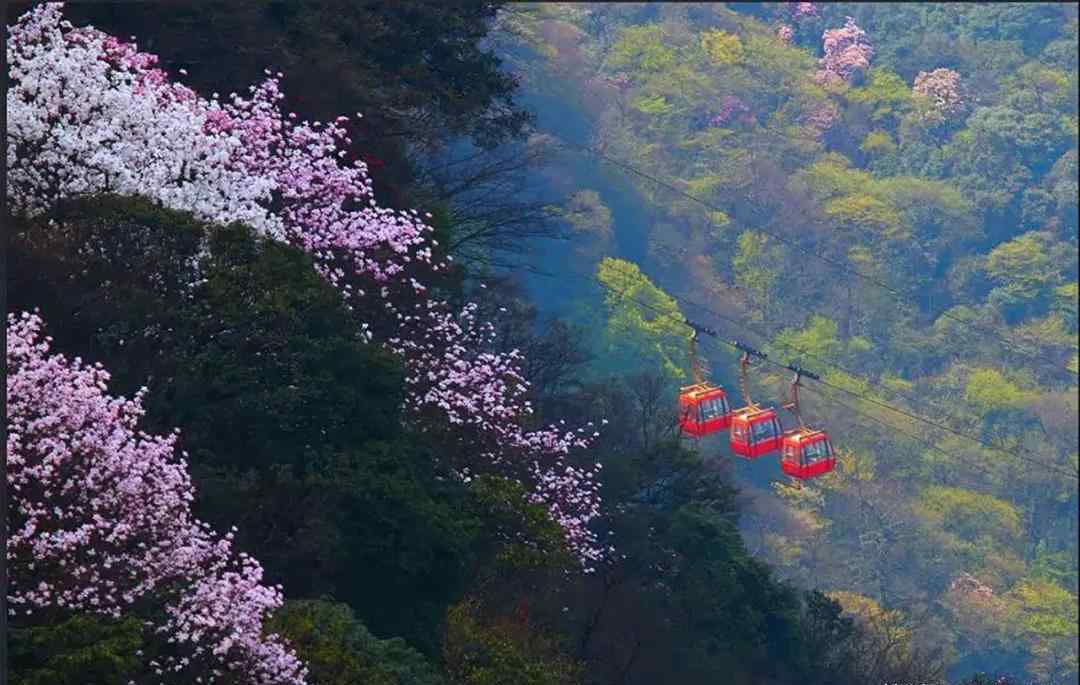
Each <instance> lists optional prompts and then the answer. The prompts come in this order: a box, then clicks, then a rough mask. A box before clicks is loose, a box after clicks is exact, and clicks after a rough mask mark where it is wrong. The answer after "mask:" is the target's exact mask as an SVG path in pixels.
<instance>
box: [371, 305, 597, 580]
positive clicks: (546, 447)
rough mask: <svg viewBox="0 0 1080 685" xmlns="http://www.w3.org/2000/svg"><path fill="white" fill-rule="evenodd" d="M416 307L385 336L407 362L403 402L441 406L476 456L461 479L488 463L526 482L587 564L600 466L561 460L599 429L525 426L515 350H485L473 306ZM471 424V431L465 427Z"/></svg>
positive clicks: (528, 410) (592, 557)
mask: <svg viewBox="0 0 1080 685" xmlns="http://www.w3.org/2000/svg"><path fill="white" fill-rule="evenodd" d="M415 308H416V310H417V313H416V314H414V315H407V316H404V315H401V314H399V315H398V316H400V317H401V320H402V337H400V338H391V339H390V341H389V344H390V346H391V349H393V350H394V351H396V352H397V353H398V354H401V355H403V356H404V357H405V358H406V359H407V360H408V361H409V364H408V368H409V369H410V372H409V373H408V374H407V375H406V378H405V382H406V384H407V385H408V387H409V392H408V394H407V399H406V404H407V405H408V407H409V408H410V409H412V410H413V411H415V412H417V413H423V412H425V410H428V409H431V408H434V409H436V410H438V411H441V412H442V413H444V414H445V415H446V416H447V417H448V418H449V421H450V424H451V426H455V427H460V428H461V429H464V430H459V431H457V435H458V437H459V439H460V440H461V441H462V442H463V443H464V444H466V445H467V446H468V448H469V449H470V450H472V451H474V452H475V453H476V456H478V457H480V463H479V465H478V464H476V463H473V464H470V465H469V466H465V467H462V468H461V469H460V474H461V477H462V478H464V479H466V480H468V479H469V478H471V477H472V476H473V475H479V474H481V473H483V472H485V471H488V470H489V469H491V468H492V467H494V468H496V469H498V472H499V473H502V474H505V475H511V476H512V477H515V478H516V479H519V480H521V481H524V482H530V483H531V485H532V494H531V495H530V500H531V501H532V502H534V503H538V504H544V505H545V506H546V507H547V508H548V510H549V512H550V513H551V515H552V518H553V519H554V520H555V521H556V522H557V523H559V525H560V526H562V528H563V531H564V532H565V534H566V537H567V542H568V543H569V545H570V547H571V549H573V550H574V551H575V552H576V553H577V554H578V556H579V558H580V559H581V561H582V563H583V564H584V565H585V566H586V571H587V572H592V571H593V570H594V568H593V567H592V566H591V565H590V562H595V561H597V560H599V559H600V558H601V557H602V556H603V555H602V552H601V550H600V548H599V547H598V544H597V538H596V535H595V533H593V532H592V531H591V530H590V529H589V527H588V526H589V523H590V522H591V521H592V520H593V519H595V518H596V517H597V516H598V515H599V508H600V496H599V485H598V484H597V482H596V480H595V478H596V476H597V474H598V472H599V470H600V465H599V464H597V465H596V468H595V470H582V469H576V468H574V467H572V466H567V465H566V464H565V457H566V456H568V455H569V454H570V453H571V451H572V450H574V449H585V448H588V447H589V445H590V443H591V440H592V439H593V438H595V437H596V436H597V435H599V433H597V432H595V431H593V433H592V435H588V431H589V429H591V428H592V425H593V424H592V423H591V422H590V423H588V424H587V425H586V427H583V428H579V429H578V430H576V431H568V430H563V429H560V428H558V427H556V426H549V427H548V428H547V429H542V430H536V431H526V430H525V429H524V428H523V427H522V426H521V424H520V422H519V419H520V418H522V417H525V416H528V415H530V414H532V412H533V408H532V405H531V403H530V402H529V401H528V400H525V399H524V396H525V393H526V392H527V390H528V385H529V384H528V381H526V380H525V378H524V377H523V376H522V375H521V371H520V360H521V356H520V353H519V352H518V350H511V351H510V352H509V353H507V354H504V355H500V354H492V353H490V352H485V351H484V350H485V349H489V348H490V347H491V345H492V344H493V343H494V340H495V327H494V326H493V325H492V324H491V323H490V322H487V323H483V324H481V323H480V322H479V321H478V320H477V317H476V310H477V306H476V305H475V304H468V305H466V306H465V308H464V309H463V310H462V311H461V312H460V313H457V314H454V313H453V312H450V311H448V310H447V309H446V307H445V306H444V305H443V304H442V303H438V302H431V301H429V302H427V303H425V304H423V305H420V304H417V305H415ZM470 429H471V430H470Z"/></svg>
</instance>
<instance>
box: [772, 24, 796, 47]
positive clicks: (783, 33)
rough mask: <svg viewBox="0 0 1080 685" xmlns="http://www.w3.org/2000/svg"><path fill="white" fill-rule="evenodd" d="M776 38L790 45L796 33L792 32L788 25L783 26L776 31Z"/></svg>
mask: <svg viewBox="0 0 1080 685" xmlns="http://www.w3.org/2000/svg"><path fill="white" fill-rule="evenodd" d="M776 36H777V37H778V38H779V39H780V40H781V42H783V43H787V44H788V45H790V44H791V41H792V40H794V38H795V31H794V30H792V28H791V27H790V26H788V25H787V24H781V25H780V26H779V27H778V28H777V29H776Z"/></svg>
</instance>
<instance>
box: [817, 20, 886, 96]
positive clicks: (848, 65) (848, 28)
mask: <svg viewBox="0 0 1080 685" xmlns="http://www.w3.org/2000/svg"><path fill="white" fill-rule="evenodd" d="M822 44H823V48H824V51H825V55H824V57H822V58H821V60H820V65H821V69H820V70H819V71H818V73H817V76H816V78H817V80H818V82H819V83H828V82H850V81H851V80H852V79H854V78H855V77H856V76H858V75H860V74H862V73H865V72H866V70H867V69H868V68H869V67H870V58H871V57H872V56H873V54H874V49H873V48H872V47H871V46H870V43H869V41H868V40H867V38H866V32H865V31H863V30H862V29H860V28H859V27H858V26H857V25H856V24H855V20H854V19H852V18H851V17H847V21H846V22H845V23H844V26H843V27H842V28H838V29H830V30H828V31H826V32H825V33H824V34H823V35H822Z"/></svg>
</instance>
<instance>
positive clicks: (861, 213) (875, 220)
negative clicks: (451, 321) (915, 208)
mask: <svg viewBox="0 0 1080 685" xmlns="http://www.w3.org/2000/svg"><path fill="white" fill-rule="evenodd" d="M824 209H825V215H826V216H827V217H829V218H830V219H832V220H834V221H836V222H838V223H840V224H841V225H844V226H848V227H851V228H856V229H861V230H865V231H870V232H871V233H873V234H876V235H879V236H881V237H883V238H888V239H891V240H902V239H904V238H907V237H908V233H907V231H906V230H905V228H906V227H905V226H904V223H903V221H902V219H901V217H900V212H898V211H897V210H896V208H895V207H893V206H892V204H891V203H888V202H884V201H882V200H879V199H878V198H876V197H874V196H872V195H866V194H862V193H859V194H855V195H846V196H844V197H839V198H836V199H835V200H831V201H829V203H828V204H826V205H825V207H824ZM860 237H861V236H860Z"/></svg>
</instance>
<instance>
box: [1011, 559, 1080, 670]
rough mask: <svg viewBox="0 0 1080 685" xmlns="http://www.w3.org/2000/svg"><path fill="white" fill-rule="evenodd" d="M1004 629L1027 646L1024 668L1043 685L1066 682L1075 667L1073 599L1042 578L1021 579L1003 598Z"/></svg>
mask: <svg viewBox="0 0 1080 685" xmlns="http://www.w3.org/2000/svg"><path fill="white" fill-rule="evenodd" d="M1005 599H1006V601H1007V606H1008V620H1009V625H1008V628H1009V629H1010V632H1012V633H1013V634H1014V635H1015V636H1016V638H1018V639H1020V640H1022V641H1024V642H1025V643H1027V644H1030V645H1031V647H1030V653H1031V659H1030V661H1029V663H1028V669H1029V670H1030V671H1031V673H1032V674H1034V675H1035V676H1037V677H1039V678H1041V679H1045V681H1046V682H1066V681H1067V680H1068V679H1069V678H1070V676H1071V675H1072V674H1074V673H1075V672H1076V668H1077V657H1076V654H1077V651H1076V645H1077V630H1078V629H1077V618H1078V616H1077V598H1076V595H1074V594H1072V593H1071V592H1069V591H1068V590H1066V589H1064V588H1063V587H1061V586H1060V585H1057V584H1056V583H1053V582H1051V581H1049V580H1044V579H1031V578H1029V579H1025V580H1024V581H1022V582H1020V583H1018V584H1017V585H1016V586H1015V587H1013V588H1012V589H1011V590H1010V591H1009V593H1008V594H1007V595H1006V597H1005Z"/></svg>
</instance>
